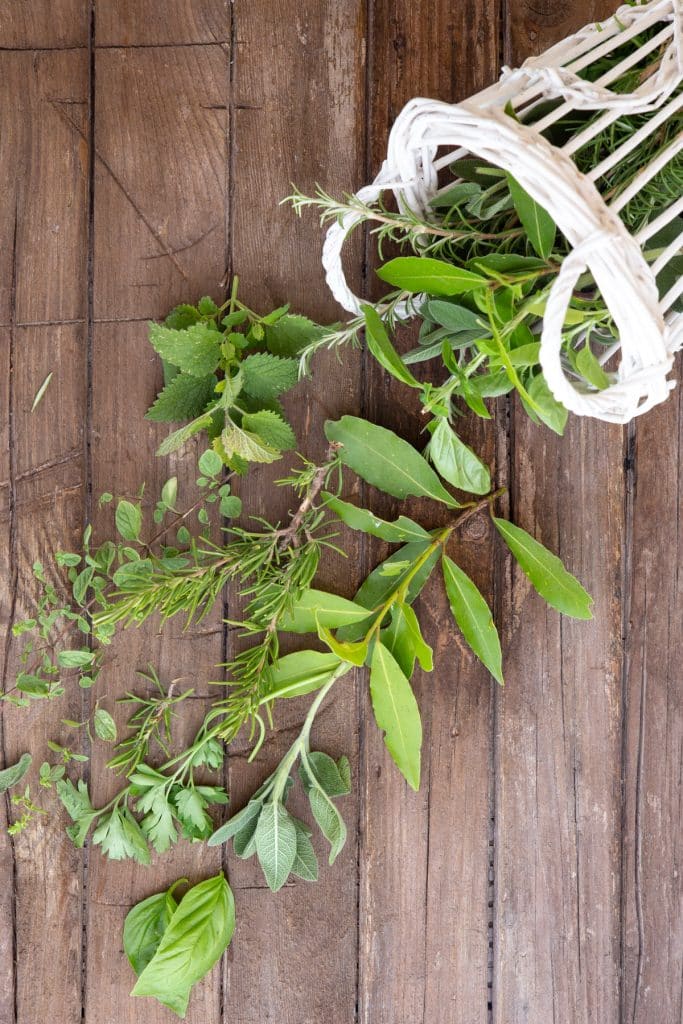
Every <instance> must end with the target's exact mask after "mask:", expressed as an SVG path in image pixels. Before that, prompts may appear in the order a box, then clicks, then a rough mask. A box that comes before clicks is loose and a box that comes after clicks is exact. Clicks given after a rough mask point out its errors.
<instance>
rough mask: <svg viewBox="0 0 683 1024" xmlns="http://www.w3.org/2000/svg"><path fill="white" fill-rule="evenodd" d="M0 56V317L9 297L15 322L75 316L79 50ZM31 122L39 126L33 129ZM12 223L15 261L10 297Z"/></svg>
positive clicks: (81, 154)
mask: <svg viewBox="0 0 683 1024" xmlns="http://www.w3.org/2000/svg"><path fill="white" fill-rule="evenodd" d="M0 59H1V68H2V74H1V75H0V106H1V109H2V115H3V126H4V127H3V132H2V137H1V138H0V162H1V163H2V166H3V167H6V168H7V174H6V177H5V180H4V182H3V189H2V197H3V201H2V212H1V213H0V230H2V233H3V239H5V242H4V244H3V246H2V252H1V253H0V322H2V323H9V321H10V317H11V309H10V306H11V303H12V301H14V303H15V310H14V313H15V316H16V322H17V323H19V324H23V323H51V322H61V321H69V320H82V319H83V317H84V315H85V296H86V253H87V249H86V246H85V245H84V241H83V240H84V238H85V231H86V216H87V213H86V211H87V192H88V174H87V166H88V153H87V142H86V134H87V98H88V87H87V81H88V58H87V54H86V52H85V51H78V50H74V51H69V52H65V53H35V54H31V53H2V54H0ZM38 124H39V125H40V131H37V130H36V125H38ZM72 124H73V125H74V126H75V128H74V127H72V126H71V125H72ZM18 168H21V173H17V169H18ZM15 225H16V233H17V251H18V252H19V253H20V254H21V260H22V264H21V267H19V268H18V274H17V279H16V289H15V291H16V294H15V295H14V299H13V298H12V296H13V285H12V281H13V277H12V265H11V261H12V253H13V245H12V235H13V232H14V230H15ZM37 240H39V241H37ZM46 268H49V272H46ZM39 383H40V382H39Z"/></svg>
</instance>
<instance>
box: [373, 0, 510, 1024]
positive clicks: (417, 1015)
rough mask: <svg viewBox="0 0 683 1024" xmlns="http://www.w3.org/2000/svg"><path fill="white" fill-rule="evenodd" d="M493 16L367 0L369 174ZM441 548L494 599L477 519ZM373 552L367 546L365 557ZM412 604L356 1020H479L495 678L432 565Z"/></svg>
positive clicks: (459, 73)
mask: <svg viewBox="0 0 683 1024" xmlns="http://www.w3.org/2000/svg"><path fill="white" fill-rule="evenodd" d="M496 24H497V7H496V5H495V4H482V3H464V4H460V5H457V6H454V5H453V4H449V3H437V4H426V3H413V4H410V3H398V4H395V3H394V4H388V3H384V2H376V3H375V4H374V5H373V20H372V25H373V33H372V36H371V39H370V67H371V69H372V74H371V80H370V83H369V96H370V118H369V122H368V133H369V134H368V148H369V153H370V160H371V174H374V173H375V172H376V170H377V168H378V167H379V165H380V162H381V160H382V159H383V157H384V154H385V150H386V136H387V132H388V130H389V128H390V126H391V123H392V122H393V120H394V118H395V117H396V115H397V114H398V113H399V111H400V109H401V107H402V106H403V104H404V103H405V102H407V101H408V100H409V99H410V98H411V97H412V96H416V95H419V96H437V97H439V98H443V99H453V100H455V99H456V98H460V97H462V96H465V95H467V94H469V93H470V92H472V91H474V90H476V89H477V88H479V87H481V86H482V85H483V84H484V82H487V81H489V80H490V78H491V77H492V76H493V75H494V73H495V70H496V68H497V66H498V50H497V38H498V37H497V32H496V29H495V26H496ZM426 53H430V54H431V57H430V59H429V60H425V59H424V55H425V54H426ZM370 287H372V284H370ZM366 373H367V377H368V386H367V388H366V405H365V409H364V412H365V414H366V415H367V416H368V417H369V418H370V419H373V420H378V421H380V422H382V423H384V424H386V425H387V426H390V427H392V428H393V429H395V430H397V431H398V432H399V433H400V434H401V435H402V436H407V437H409V438H410V439H411V440H412V441H413V443H415V444H416V445H417V446H418V447H419V448H421V447H423V446H424V443H425V437H424V434H420V432H419V431H420V419H421V414H420V411H419V409H418V408H416V403H414V402H412V403H408V402H407V401H406V396H405V389H404V388H402V387H401V386H400V385H394V384H391V385H390V384H389V383H388V378H387V376H386V374H384V373H382V372H381V371H379V370H378V369H377V368H376V367H375V366H374V364H373V363H372V361H370V363H369V365H368V367H367V370H366ZM463 437H464V439H465V440H466V441H468V442H470V443H473V444H474V445H475V446H476V447H477V449H478V450H479V451H481V453H482V455H483V457H484V458H485V460H486V461H487V462H490V463H493V461H494V443H495V429H494V427H493V424H485V425H483V426H482V425H481V424H476V425H473V426H470V425H468V426H467V427H466V428H465V429H464V431H463ZM371 500H372V502H373V506H372V507H377V508H378V511H380V513H381V514H386V515H388V516H389V517H390V516H392V515H394V514H397V505H396V503H389V504H387V503H386V499H385V501H384V503H382V499H381V498H380V499H379V504H378V503H377V501H378V499H377V498H376V497H375V496H373V498H372V499H371ZM407 514H409V515H412V516H414V517H415V518H417V519H418V520H419V521H424V522H425V523H426V524H427V525H436V517H438V516H439V514H440V513H439V511H438V509H435V508H434V506H433V505H431V506H430V505H429V504H428V503H419V502H413V503H412V508H411V506H410V505H408V513H407ZM451 554H452V555H453V557H455V558H456V559H457V560H458V561H459V562H460V563H461V564H462V566H463V568H464V569H465V570H466V571H468V572H471V573H472V574H473V576H474V578H475V580H476V582H477V584H478V585H479V586H480V587H481V588H482V590H483V591H484V593H485V594H487V596H489V598H490V597H491V595H492V563H491V555H492V546H491V536H490V532H489V530H488V529H487V528H486V525H485V523H483V522H482V521H479V520H478V521H475V522H473V523H472V524H471V525H470V527H469V528H468V529H467V530H466V531H465V532H464V536H463V537H462V538H461V539H459V540H458V541H457V542H456V543H454V545H453V549H452V551H451ZM378 557H379V552H378V550H377V548H375V549H374V550H373V551H372V554H371V559H372V564H374V562H375V561H377V560H378ZM369 568H371V565H366V571H367V569H369ZM419 610H420V615H421V616H422V617H423V618H424V621H425V628H426V635H427V637H428V639H429V641H430V643H432V645H433V646H434V655H435V671H434V674H433V676H428V675H425V674H419V675H418V676H417V677H416V681H417V685H416V693H417V697H418V701H419V703H420V708H421V712H422V717H423V726H424V731H425V735H424V743H423V769H422V773H423V782H422V788H421V791H420V793H419V794H413V793H411V792H410V791H409V790H408V789H407V787H406V785H405V783H404V782H403V780H402V779H401V777H400V776H399V775H398V773H397V771H396V768H395V766H394V765H393V763H392V762H391V760H390V758H389V756H388V755H387V753H386V750H385V749H384V745H383V742H382V739H381V736H380V734H379V732H378V730H377V728H376V726H375V724H374V721H373V719H372V712H371V709H370V707H369V703H368V702H367V701H366V702H365V705H364V721H365V724H364V728H363V733H362V740H363V746H362V755H361V756H362V760H361V775H362V779H363V804H362V807H363V817H362V825H361V835H362V857H361V903H360V922H359V927H360V943H361V945H360V994H359V1014H360V1020H361V1021H363V1022H364V1024H365V1022H367V1024H370V1022H373V1024H375V1022H377V1024H379V1022H387V1024H389V1022H394V1021H398V1020H429V1021H434V1022H442V1021H443V1022H446V1021H448V1022H460V1021H467V1022H472V1024H474V1022H477V1024H479V1022H485V1021H486V1020H487V1018H488V1000H489V992H488V987H487V983H488V976H487V965H488V952H489V950H488V943H489V927H488V924H489V913H490V912H489V907H488V903H489V900H490V892H489V832H490V785H491V780H490V759H491V750H492V746H491V745H492V719H491V681H490V677H489V675H488V673H487V672H485V671H484V670H483V668H482V667H481V666H480V665H478V663H476V662H475V660H474V659H473V658H472V657H471V655H470V654H469V653H468V652H467V649H466V648H465V646H464V644H463V643H462V641H461V639H460V638H459V637H458V635H457V631H456V630H455V628H454V626H453V622H452V619H451V617H450V613H449V611H448V605H447V602H446V598H445V595H444V593H443V588H442V584H441V583H440V582H439V581H438V574H435V577H434V579H433V580H432V582H431V583H430V585H429V588H428V589H427V590H426V591H425V594H424V596H423V598H422V599H421V600H420V602H419Z"/></svg>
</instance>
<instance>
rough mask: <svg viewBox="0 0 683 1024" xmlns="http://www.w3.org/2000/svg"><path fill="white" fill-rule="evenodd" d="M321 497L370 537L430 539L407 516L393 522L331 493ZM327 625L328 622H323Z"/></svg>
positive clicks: (399, 540)
mask: <svg viewBox="0 0 683 1024" xmlns="http://www.w3.org/2000/svg"><path fill="white" fill-rule="evenodd" d="M323 497H324V498H325V502H326V504H327V507H328V508H329V509H330V511H331V512H334V514H335V515H336V516H338V517H339V519H341V521H342V522H343V523H346V525H347V526H349V527H350V528H351V529H352V530H362V531H363V533H369V534H370V536H371V537H379V538H380V540H386V541H387V542H388V543H389V544H405V543H406V542H408V541H412V540H430V535H429V533H428V532H427V530H425V529H424V528H423V527H422V526H420V525H419V524H418V523H415V522H413V520H412V519H409V518H408V517H407V516H399V517H398V519H397V520H396V521H395V522H393V523H390V522H387V520H386V519H380V518H379V516H376V515H375V514H374V512H371V511H370V509H367V508H359V507H358V505H352V504H351V502H349V501H342V499H341V498H337V497H335V496H334V495H332V494H327V493H324V494H323ZM324 625H329V623H324Z"/></svg>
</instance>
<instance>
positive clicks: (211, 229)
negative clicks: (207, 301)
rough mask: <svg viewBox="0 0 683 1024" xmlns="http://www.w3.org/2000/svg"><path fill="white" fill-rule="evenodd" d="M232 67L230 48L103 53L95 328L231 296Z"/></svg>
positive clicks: (98, 91) (97, 154) (99, 73)
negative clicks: (224, 283) (226, 292)
mask: <svg viewBox="0 0 683 1024" xmlns="http://www.w3.org/2000/svg"><path fill="white" fill-rule="evenodd" d="M228 68H229V60H228V56H227V54H226V51H225V49H224V47H222V46H176V47H162V48H156V47H152V48H150V49H144V48H143V49H131V50H124V49H112V50H108V49H105V50H99V51H98V53H97V62H96V68H95V81H96V109H95V192H96V196H97V200H96V206H95V252H94V275H95V277H94V282H95V299H94V316H95V319H96V320H125V319H135V320H140V319H145V318H146V317H154V316H159V315H161V313H162V312H163V311H168V310H169V309H170V308H171V307H172V306H173V305H174V304H175V303H176V302H177V301H178V297H179V296H182V297H183V298H184V299H185V300H188V299H197V298H199V297H200V296H201V295H204V294H207V293H213V292H216V291H217V289H218V288H219V287H220V282H221V279H222V278H223V275H224V273H225V266H224V254H225V191H226V180H227V170H226V169H227V159H226V147H225V132H226V118H227V114H226V105H227V102H228V100H227V90H228ZM152 114H153V116H152ZM164 315H165V313H164Z"/></svg>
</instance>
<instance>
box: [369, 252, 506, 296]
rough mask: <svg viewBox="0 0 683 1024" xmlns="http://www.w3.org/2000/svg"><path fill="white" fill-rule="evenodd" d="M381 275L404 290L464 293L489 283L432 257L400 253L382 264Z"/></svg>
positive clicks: (467, 271)
mask: <svg viewBox="0 0 683 1024" xmlns="http://www.w3.org/2000/svg"><path fill="white" fill-rule="evenodd" d="M377 276H378V277H379V278H381V280H382V281H386V283H387V284H391V285H393V286H394V287H395V288H401V289H402V290H403V291H406V292H426V293H427V294H429V295H460V294H462V293H463V292H471V291H473V290H474V289H476V288H485V287H486V286H487V284H488V281H487V280H486V278H485V277H482V276H481V275H480V274H473V273H472V272H471V271H469V270H463V269H462V268H461V267H456V266H454V265H453V264H452V263H445V262H444V261H443V260H437V259H433V258H432V257H430V256H398V257H397V258H396V259H393V260H390V261H389V262H388V263H385V264H384V266H382V267H380V268H379V270H378V271H377Z"/></svg>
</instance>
